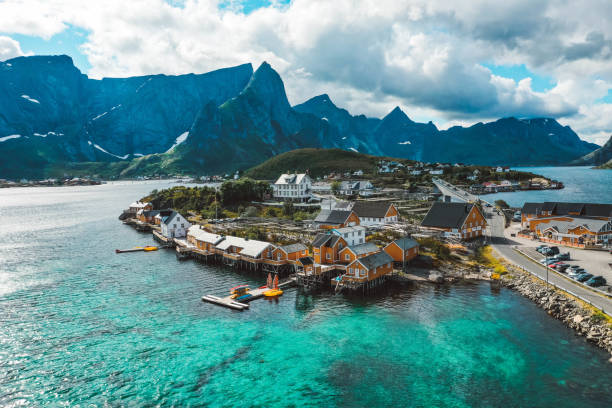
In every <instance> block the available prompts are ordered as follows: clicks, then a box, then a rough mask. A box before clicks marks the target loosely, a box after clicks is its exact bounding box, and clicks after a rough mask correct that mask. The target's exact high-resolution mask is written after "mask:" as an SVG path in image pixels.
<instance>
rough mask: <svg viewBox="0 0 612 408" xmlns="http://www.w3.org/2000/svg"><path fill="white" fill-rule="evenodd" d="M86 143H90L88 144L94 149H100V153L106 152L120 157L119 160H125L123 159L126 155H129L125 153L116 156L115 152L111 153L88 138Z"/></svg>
mask: <svg viewBox="0 0 612 408" xmlns="http://www.w3.org/2000/svg"><path fill="white" fill-rule="evenodd" d="M87 144H88V145H90V146H93V147H95V148H96V149H98V150H99V151H101V152H102V153H106V154H108V155H110V156H113V157H116V158H118V159H121V160H125V159H127V158H128V157H130V155H129V154H126V155H125V156H118V155H116V154H113V153H111V152H109V151H107V150H106V149H104V148H103V147H102V146H100V145H97V144H95V143H94V142H92V141H91V140H88V141H87Z"/></svg>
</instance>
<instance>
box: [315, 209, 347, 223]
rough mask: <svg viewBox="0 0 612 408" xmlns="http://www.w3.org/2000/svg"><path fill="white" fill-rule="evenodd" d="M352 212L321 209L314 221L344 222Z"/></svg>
mask: <svg viewBox="0 0 612 408" xmlns="http://www.w3.org/2000/svg"><path fill="white" fill-rule="evenodd" d="M351 213H352V211H349V210H321V212H320V213H319V215H317V218H315V220H314V221H315V222H316V223H319V224H344V223H345V222H346V220H347V219H348V217H349V216H350V215H351Z"/></svg>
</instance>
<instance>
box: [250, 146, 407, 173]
mask: <svg viewBox="0 0 612 408" xmlns="http://www.w3.org/2000/svg"><path fill="white" fill-rule="evenodd" d="M381 159H387V160H395V161H397V162H400V163H410V162H411V161H410V160H405V159H392V158H384V157H379V156H371V155H369V154H363V153H357V152H353V151H348V150H341V149H316V148H312V149H297V150H291V151H289V152H286V153H282V154H279V155H278V156H275V157H273V158H271V159H268V160H266V161H265V162H263V163H261V164H259V165H257V166H255V167H253V168H251V169H249V170H247V171H246V172H245V175H246V176H248V177H252V178H254V179H259V180H272V179H276V178H277V177H278V175H279V174H281V173H286V172H291V173H293V172H305V171H306V170H308V171H309V172H310V175H311V176H312V177H320V176H323V175H326V174H329V173H331V172H337V173H345V172H349V171H350V172H353V171H357V170H363V172H364V173H366V174H368V173H369V174H376V164H377V163H378V162H379V161H380V160H381Z"/></svg>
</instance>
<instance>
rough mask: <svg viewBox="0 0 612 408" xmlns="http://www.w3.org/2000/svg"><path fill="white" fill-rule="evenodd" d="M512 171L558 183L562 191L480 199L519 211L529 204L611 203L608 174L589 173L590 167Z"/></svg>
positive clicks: (611, 172)
mask: <svg viewBox="0 0 612 408" xmlns="http://www.w3.org/2000/svg"><path fill="white" fill-rule="evenodd" d="M516 170H523V171H530V172H532V173H536V174H540V175H543V176H545V177H549V178H551V179H554V180H560V181H562V182H563V184H564V185H565V188H564V189H562V190H540V191H517V192H514V193H497V194H487V195H485V196H483V198H484V199H485V200H487V201H489V202H492V201H494V200H498V199H502V200H505V201H506V202H507V203H508V204H510V205H511V206H513V207H522V206H523V203H524V202H529V201H531V202H543V201H569V202H585V203H612V170H593V169H592V168H591V167H516Z"/></svg>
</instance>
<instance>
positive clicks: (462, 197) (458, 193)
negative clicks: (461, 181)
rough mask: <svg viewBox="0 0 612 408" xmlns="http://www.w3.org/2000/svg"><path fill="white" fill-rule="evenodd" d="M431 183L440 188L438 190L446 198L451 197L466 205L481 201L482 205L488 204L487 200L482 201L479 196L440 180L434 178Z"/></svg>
mask: <svg viewBox="0 0 612 408" xmlns="http://www.w3.org/2000/svg"><path fill="white" fill-rule="evenodd" d="M431 181H432V182H433V183H434V185H435V186H436V187H437V188H438V190H440V192H441V193H442V195H443V196H444V197H451V198H454V199H455V200H458V201H461V202H464V203H475V202H477V201H480V202H482V203H487V202H486V201H485V200H482V199H481V198H480V197H479V196H477V195H474V194H472V193H469V192H467V191H465V190H463V189H461V188H459V187H457V186H454V185H453V184H451V183H449V182H447V181H444V180H442V179H440V178H437V177H434V178H433V179H432V180H431ZM487 204H488V203H487Z"/></svg>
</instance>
